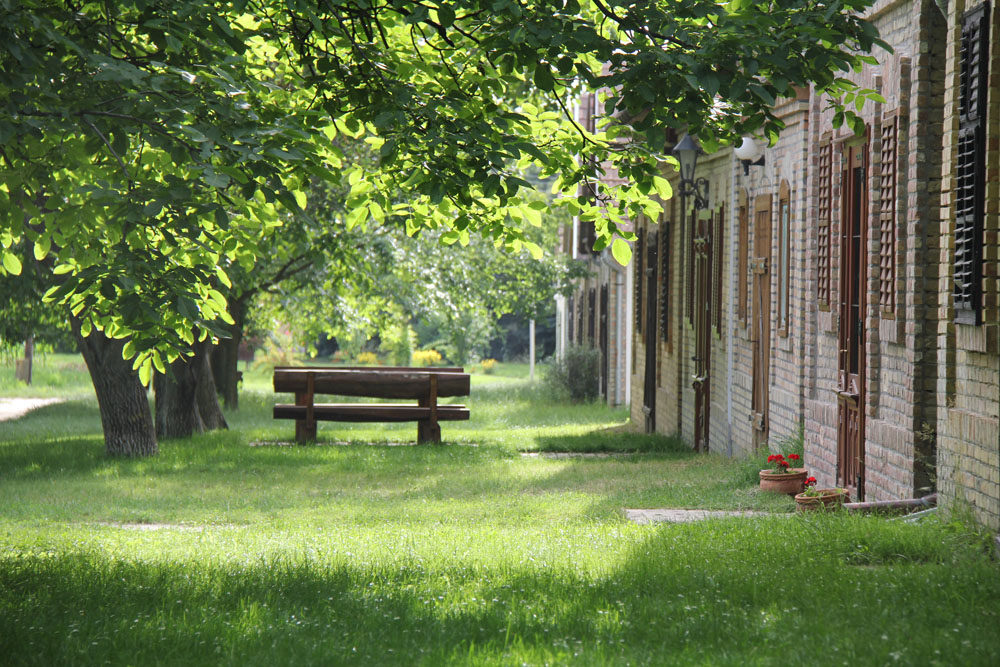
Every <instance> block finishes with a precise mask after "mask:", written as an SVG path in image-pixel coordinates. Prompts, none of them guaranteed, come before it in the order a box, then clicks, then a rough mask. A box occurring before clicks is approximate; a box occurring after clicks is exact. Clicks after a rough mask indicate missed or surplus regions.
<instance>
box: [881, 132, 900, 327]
mask: <svg viewBox="0 0 1000 667" xmlns="http://www.w3.org/2000/svg"><path fill="white" fill-rule="evenodd" d="M898 120H899V116H898V115H896V114H892V115H890V116H887V117H885V118H883V119H882V150H881V161H880V164H879V212H878V219H879V236H880V239H879V240H880V243H879V253H878V254H879V309H880V311H881V313H882V315H883V316H884V317H890V318H891V317H893V316H894V315H895V312H896V175H897V172H896V142H897V136H898V127H899V126H898Z"/></svg>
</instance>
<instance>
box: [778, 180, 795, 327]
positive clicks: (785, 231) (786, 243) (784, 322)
mask: <svg viewBox="0 0 1000 667" xmlns="http://www.w3.org/2000/svg"><path fill="white" fill-rule="evenodd" d="M791 236H792V223H791V193H790V191H789V188H788V181H782V182H781V189H780V190H779V194H778V240H779V246H778V335H779V336H787V335H788V330H789V325H788V320H789V303H788V300H789V283H790V278H791V274H792V259H791V249H792V238H791Z"/></svg>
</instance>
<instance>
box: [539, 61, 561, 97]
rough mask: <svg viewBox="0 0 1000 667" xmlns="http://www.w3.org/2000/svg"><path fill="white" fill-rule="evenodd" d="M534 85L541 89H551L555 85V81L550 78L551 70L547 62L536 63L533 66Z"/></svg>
mask: <svg viewBox="0 0 1000 667" xmlns="http://www.w3.org/2000/svg"><path fill="white" fill-rule="evenodd" d="M534 81H535V87H536V88H538V89H539V90H543V91H546V92H548V91H551V90H552V89H553V88H555V87H556V81H555V79H553V78H552V70H551V69H549V64H548V63H538V64H537V65H536V66H535V79H534Z"/></svg>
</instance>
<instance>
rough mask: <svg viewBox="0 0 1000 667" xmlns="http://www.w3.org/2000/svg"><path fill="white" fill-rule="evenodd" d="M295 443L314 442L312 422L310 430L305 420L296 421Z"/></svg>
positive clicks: (314, 430)
mask: <svg viewBox="0 0 1000 667" xmlns="http://www.w3.org/2000/svg"><path fill="white" fill-rule="evenodd" d="M295 442H316V422H313V423H312V428H309V424H308V423H307V422H306V420H305V419H296V420H295Z"/></svg>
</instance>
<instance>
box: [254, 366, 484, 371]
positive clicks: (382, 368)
mask: <svg viewBox="0 0 1000 667" xmlns="http://www.w3.org/2000/svg"><path fill="white" fill-rule="evenodd" d="M274 370H275V371H387V372H390V373H464V372H465V369H464V368H463V367H461V366H441V367H427V368H423V367H419V366H275V367H274Z"/></svg>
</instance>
